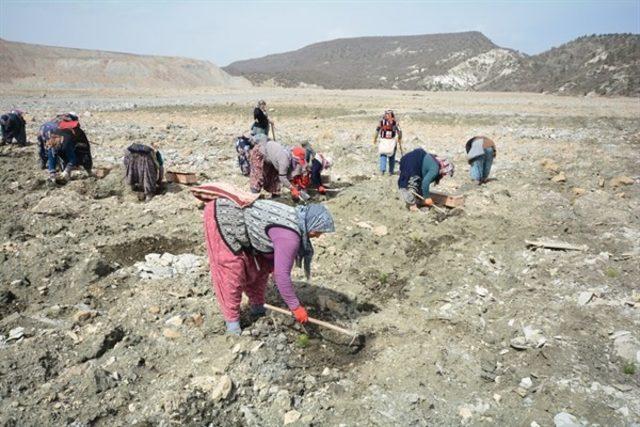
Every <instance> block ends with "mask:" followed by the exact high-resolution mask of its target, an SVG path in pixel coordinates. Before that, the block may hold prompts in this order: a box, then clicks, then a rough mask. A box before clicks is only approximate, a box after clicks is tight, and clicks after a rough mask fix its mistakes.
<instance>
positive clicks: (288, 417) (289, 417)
mask: <svg viewBox="0 0 640 427" xmlns="http://www.w3.org/2000/svg"><path fill="white" fill-rule="evenodd" d="M300 416H301V414H300V412H298V411H296V410H295V409H292V410H290V411H289V412H287V413H286V414H284V425H287V424H292V423H295V422H296V421H298V420H299V419H300Z"/></svg>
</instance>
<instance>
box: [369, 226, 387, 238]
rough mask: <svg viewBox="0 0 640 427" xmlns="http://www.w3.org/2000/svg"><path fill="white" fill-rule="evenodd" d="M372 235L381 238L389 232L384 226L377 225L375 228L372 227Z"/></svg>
mask: <svg viewBox="0 0 640 427" xmlns="http://www.w3.org/2000/svg"><path fill="white" fill-rule="evenodd" d="M373 234H375V235H376V236H379V237H382V236H386V235H387V234H389V230H388V229H387V226H386V225H378V226H376V227H373Z"/></svg>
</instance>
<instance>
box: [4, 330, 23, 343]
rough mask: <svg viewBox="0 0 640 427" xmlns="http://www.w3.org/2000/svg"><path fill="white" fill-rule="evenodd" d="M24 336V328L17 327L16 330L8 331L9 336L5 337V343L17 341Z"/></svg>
mask: <svg viewBox="0 0 640 427" xmlns="http://www.w3.org/2000/svg"><path fill="white" fill-rule="evenodd" d="M24 336H25V334H24V328H23V327H21V326H18V327H17V328H13V329H11V330H10V331H9V336H8V337H7V341H12V340H19V339H20V338H22V337H24Z"/></svg>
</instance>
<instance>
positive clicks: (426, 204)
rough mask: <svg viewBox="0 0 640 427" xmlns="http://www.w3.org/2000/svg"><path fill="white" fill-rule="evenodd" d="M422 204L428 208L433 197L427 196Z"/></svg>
mask: <svg viewBox="0 0 640 427" xmlns="http://www.w3.org/2000/svg"><path fill="white" fill-rule="evenodd" d="M422 204H423V205H424V206H426V207H428V208H430V207H431V206H433V199H432V198H431V197H429V198H428V199H424V200H423V202H422Z"/></svg>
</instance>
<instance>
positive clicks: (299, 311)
mask: <svg viewBox="0 0 640 427" xmlns="http://www.w3.org/2000/svg"><path fill="white" fill-rule="evenodd" d="M291 312H292V313H293V315H294V316H295V318H296V322H298V323H307V322H308V321H309V314H308V313H307V310H306V309H305V308H304V307H303V306H301V305H299V306H298V308H296V309H295V310H291Z"/></svg>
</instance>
